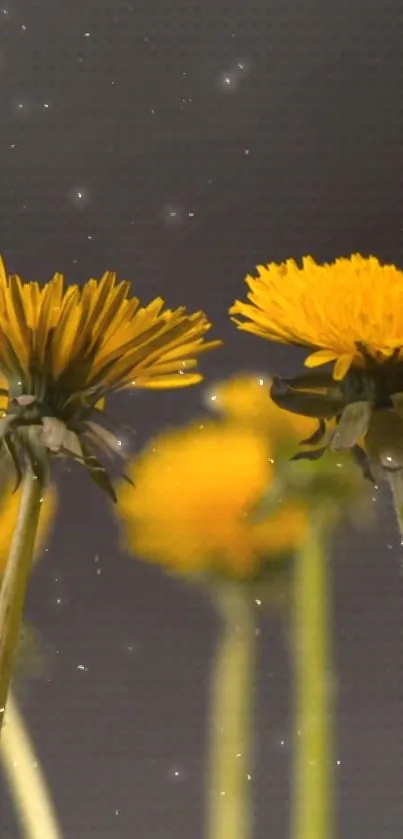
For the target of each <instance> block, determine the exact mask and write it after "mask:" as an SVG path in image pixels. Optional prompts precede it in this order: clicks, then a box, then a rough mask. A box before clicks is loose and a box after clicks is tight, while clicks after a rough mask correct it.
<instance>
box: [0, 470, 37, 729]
mask: <svg viewBox="0 0 403 839" xmlns="http://www.w3.org/2000/svg"><path fill="white" fill-rule="evenodd" d="M43 489H44V487H43V483H42V480H41V479H40V477H38V476H37V475H34V474H33V472H32V470H31V468H30V466H28V465H27V467H26V471H25V475H24V479H23V488H22V495H21V504H20V509H19V513H18V519H17V524H16V528H15V531H14V536H13V540H12V543H11V548H10V553H9V557H8V561H7V565H6V568H5V572H4V575H3V578H2V583H1V589H0V737H1V729H2V723H3V721H4V713H5V709H6V703H7V695H8V691H9V687H10V683H11V679H12V673H13V667H14V659H15V654H16V650H17V646H18V640H19V635H20V629H21V618H22V613H23V608H24V603H25V595H26V590H27V585H28V579H29V574H30V570H31V561H32V556H33V553H34V547H35V538H36V534H37V529H38V523H39V515H40V511H41V505H42V500H43V499H42V495H43Z"/></svg>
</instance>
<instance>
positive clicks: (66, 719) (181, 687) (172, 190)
mask: <svg viewBox="0 0 403 839" xmlns="http://www.w3.org/2000/svg"><path fill="white" fill-rule="evenodd" d="M0 5H1V6H4V7H3V8H0V113H1V122H0V126H1V127H0V251H1V252H2V254H3V256H4V257H5V259H6V262H7V265H8V268H9V269H10V270H12V271H17V272H18V273H20V274H21V275H23V276H24V278H25V279H39V280H46V279H48V278H49V277H50V276H51V274H52V273H53V271H62V272H64V273H65V274H66V276H67V278H68V280H69V281H74V282H76V281H78V282H83V281H85V280H86V279H87V277H88V276H90V275H92V276H98V275H99V274H101V273H102V272H103V271H104V270H105V269H108V268H109V269H115V270H117V271H118V273H119V275H120V277H121V278H122V279H132V281H133V291H134V292H135V293H136V294H137V295H139V296H140V297H141V298H142V299H143V300H144V301H148V300H149V299H151V298H153V297H154V296H156V295H163V296H165V297H166V299H167V301H168V302H169V304H170V305H178V304H183V305H187V306H188V307H189V308H190V309H195V308H199V307H201V308H204V309H205V310H206V311H207V313H208V314H209V316H210V317H211V319H212V320H213V322H214V334H215V336H220V337H222V338H224V339H225V341H226V344H225V348H224V349H222V350H221V351H219V352H216V353H214V357H213V355H211V356H210V357H206V359H205V361H204V362H203V365H204V369H205V372H206V376H207V377H208V379H209V380H210V381H211V380H212V379H214V378H219V377H220V376H222V375H226V374H228V373H230V372H232V371H235V370H236V369H250V370H255V369H256V370H261V371H267V370H269V371H273V370H278V371H280V372H288V373H291V372H292V371H293V370H295V369H297V366H298V362H299V358H300V356H299V354H297V355H296V354H295V353H294V352H293V351H291V350H285V349H279V348H275V347H271V346H270V345H269V344H266V343H264V342H260V341H259V340H258V339H254V338H253V337H252V336H248V335H245V334H240V333H237V332H236V331H235V329H234V327H233V326H232V325H231V324H230V323H229V320H228V317H227V313H226V312H227V308H228V306H229V305H230V304H231V303H232V301H233V299H234V297H235V296H239V295H242V294H243V293H244V287H243V278H244V275H245V273H246V272H247V271H248V270H251V269H253V267H254V266H255V264H256V263H258V262H264V261H271V260H281V259H284V258H286V257H288V256H293V257H296V258H298V257H300V256H301V255H303V254H306V253H311V254H312V255H314V256H315V257H317V258H318V259H332V258H334V257H336V256H339V255H348V254H349V253H351V252H352V251H357V250H358V251H361V252H363V253H364V254H369V253H373V254H375V255H377V256H379V257H380V258H382V259H384V260H389V261H394V262H396V263H398V264H399V265H401V266H402V265H403V238H402V230H403V218H402V194H403V190H402V186H403V178H402V161H403V142H402V141H403V109H402V91H401V82H402V77H403V50H402V36H403V18H402V15H401V11H400V10H399V9H398V4H396V3H395V2H393V3H392V2H391V0H383V2H382V3H379V2H377V0H366V2H363V0H362V2H359V0H358V1H357V2H354V3H352V2H351V0H339V2H338V3H334V2H329V0H327V2H321V3H320V2H317V0H316V2H314V0H307V1H306V2H304V3H298V2H295V3H291V2H290V3H287V2H284V0H271V2H270V3H268V2H267V0H247V1H246V0H245V2H243V3H242V2H240V0H234V2H225V0H199V2H193V0H176V1H175V2H171V3H168V2H163V0H154V2H150V0H143V1H142V2H140V0H131V2H129V1H128V2H119V0H101V2H96V0H92V2H89V0H80V2H78V0H26V2H22V1H21V2H17V0H2V2H1V4H0ZM200 397H201V391H200V389H194V390H192V391H188V392H179V393H175V392H171V393H169V392H168V393H165V394H154V395H153V394H147V393H146V392H143V393H140V394H139V395H133V396H130V397H128V396H127V397H120V398H119V399H118V400H116V411H117V413H118V414H120V415H121V416H122V418H123V419H124V421H125V422H129V423H130V424H131V425H133V426H134V427H135V429H136V437H135V441H136V446H140V445H141V444H142V443H143V442H144V441H145V440H146V439H147V437H148V435H149V434H150V433H152V432H155V431H157V430H158V429H159V428H161V427H162V426H163V424H164V423H166V422H179V421H182V420H185V419H188V418H190V417H192V416H194V414H195V412H196V411H197V410H198V408H199V405H200ZM61 491H62V499H63V510H62V512H61V513H60V516H59V519H58V522H57V526H56V529H55V532H54V534H53V537H52V538H51V540H49V543H48V550H47V552H46V558H45V560H44V561H43V563H42V565H41V567H40V569H39V570H38V572H37V573H36V574H35V577H34V579H33V581H32V586H31V591H30V597H29V609H28V611H29V618H30V619H31V620H32V621H34V622H35V623H36V625H37V626H38V627H39V628H40V630H41V632H42V633H43V636H44V638H45V640H46V643H47V645H48V647H49V652H50V665H49V667H48V670H47V672H46V674H45V675H44V676H43V677H41V678H40V679H37V680H35V681H33V682H30V683H29V684H28V685H27V684H25V686H24V689H23V694H22V700H23V707H24V709H25V711H26V713H27V715H28V717H29V721H30V723H31V726H32V731H33V732H34V735H35V738H36V741H37V745H38V748H39V749H40V753H41V756H42V759H43V761H44V764H45V767H46V769H47V771H48V773H49V776H50V778H51V782H52V787H53V789H54V794H55V799H56V804H57V806H58V809H59V813H60V817H61V820H62V824H63V826H64V830H65V836H66V839H132V837H136V839H171V837H172V839H189V837H192V839H202V789H203V788H202V781H203V761H204V758H205V753H204V722H205V713H206V698H207V675H208V667H209V663H210V657H211V652H212V650H213V645H214V639H215V630H216V623H215V620H214V616H213V614H212V612H211V609H210V608H209V604H208V603H207V602H205V601H204V600H203V598H202V597H201V596H199V595H198V594H197V593H195V592H193V593H190V592H189V591H187V590H186V589H185V588H184V587H181V586H179V585H178V584H176V583H174V582H173V581H170V580H167V579H165V578H164V577H163V576H162V574H161V573H160V572H159V571H158V570H156V569H150V568H148V567H144V566H143V565H141V564H140V563H136V562H135V561H134V560H131V559H129V558H127V557H126V558H125V557H124V556H123V555H122V554H121V553H119V551H118V548H117V546H116V533H115V529H114V525H113V522H112V520H111V519H110V517H109V518H108V515H107V514H106V512H105V510H106V502H105V501H104V499H103V498H101V497H100V496H99V495H98V494H97V491H96V489H95V488H93V486H92V485H90V484H89V482H88V481H87V480H86V478H85V476H84V475H82V474H81V473H80V471H79V470H73V471H72V472H71V473H66V474H65V475H64V477H63V481H62V484H61ZM375 506H376V508H379V521H378V525H377V528H376V530H375V531H374V532H373V533H371V534H369V535H364V536H363V535H360V536H355V537H353V536H352V535H351V534H349V533H345V534H343V536H340V539H339V540H338V542H337V545H336V548H335V557H334V559H335V618H336V655H337V663H338V673H339V694H338V700H339V723H340V726H339V741H338V744H337V754H336V756H335V758H336V760H337V761H339V762H338V764H337V766H336V771H337V776H338V778H339V793H340V797H339V807H338V811H339V834H338V836H339V837H343V839H344V837H347V836H358V837H362V836H365V837H366V839H380V837H382V839H400V837H401V833H402V826H403V808H402V804H401V800H402V799H401V790H402V785H403V734H402V732H403V725H402V693H403V678H402V653H403V632H402V617H401V615H402V605H403V598H402V578H401V576H400V555H399V554H400V553H401V549H399V548H398V538H397V534H396V528H395V525H394V521H393V516H392V511H391V509H390V506H389V502H388V499H387V498H383V497H381V499H380V500H378V501H377V502H375ZM260 640H261V646H260V665H259V680H260V682H259V690H258V715H257V720H258V735H257V737H258V744H257V763H256V766H255V767H254V769H253V773H252V774H253V784H254V790H255V793H256V817H257V824H256V839H267V837H276V839H286V836H287V808H288V801H289V792H288V788H287V772H288V768H289V763H288V761H289V756H290V749H291V739H290V726H289V719H290V713H291V706H290V685H289V677H288V666H287V653H286V649H285V646H284V640H283V637H282V631H281V627H280V626H279V625H278V624H276V622H275V621H273V620H270V619H269V618H267V619H265V620H262V622H261V634H260ZM0 829H1V835H2V836H4V839H17V837H18V832H17V828H16V826H15V824H14V821H13V816H12V812H11V808H10V806H9V803H8V801H7V797H6V794H5V791H3V792H2V791H1V789H0ZM226 839H231V837H227V838H226Z"/></svg>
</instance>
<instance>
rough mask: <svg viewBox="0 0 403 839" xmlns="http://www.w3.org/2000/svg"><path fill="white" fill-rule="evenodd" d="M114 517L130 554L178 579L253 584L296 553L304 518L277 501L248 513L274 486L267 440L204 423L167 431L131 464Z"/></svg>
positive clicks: (239, 429) (290, 505)
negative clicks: (269, 507)
mask: <svg viewBox="0 0 403 839" xmlns="http://www.w3.org/2000/svg"><path fill="white" fill-rule="evenodd" d="M129 476H130V477H131V478H132V479H133V482H134V484H135V487H132V486H130V485H128V484H123V485H121V487H120V489H119V493H118V499H119V504H118V508H117V512H118V514H119V515H120V517H121V519H122V522H123V526H124V529H125V541H126V544H127V545H128V547H129V548H130V550H131V551H132V552H133V553H134V554H135V555H137V556H139V557H141V558H142V559H145V560H149V561H151V562H159V563H161V564H162V565H165V566H166V567H167V568H168V569H170V570H172V571H174V572H178V573H182V574H185V575H189V576H191V575H192V574H193V575H206V576H211V575H212V576H214V575H216V576H218V577H219V576H220V575H222V576H224V577H227V578H234V579H256V578H259V576H260V575H261V573H263V570H264V568H265V564H266V563H267V562H269V563H270V562H271V561H273V560H276V561H277V560H278V559H279V558H280V557H281V556H284V555H285V554H289V553H290V552H292V551H293V550H294V549H295V548H296V547H298V546H299V544H300V543H301V540H302V539H303V538H304V534H305V532H306V527H307V514H306V511H305V510H304V508H303V506H302V505H301V504H298V503H296V502H295V501H291V502H289V501H286V500H285V501H281V499H279V500H278V502H277V503H276V504H275V505H274V507H275V508H273V510H272V511H271V512H270V514H268V515H267V516H266V517H265V518H262V517H261V516H255V509H256V507H257V506H258V505H259V503H260V501H261V499H262V497H263V496H264V494H265V493H266V492H267V490H268V488H270V486H271V485H272V484H273V482H274V479H275V470H274V468H273V464H272V463H271V447H270V444H269V439H268V438H267V437H263V436H262V435H259V434H258V433H256V431H255V430H254V429H253V428H246V427H240V426H235V425H233V424H231V423H216V422H212V421H206V422H204V423H203V424H193V425H191V426H189V427H186V428H181V429H177V430H172V431H168V432H166V433H164V434H161V435H160V436H159V437H158V438H156V439H155V440H154V441H153V442H152V443H151V445H150V446H149V447H148V448H147V450H146V451H145V452H144V453H143V454H141V455H140V456H139V457H138V459H137V460H134V461H133V462H132V464H131V465H130V468H129Z"/></svg>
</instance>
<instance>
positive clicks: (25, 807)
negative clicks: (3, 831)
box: [0, 692, 62, 839]
mask: <svg viewBox="0 0 403 839" xmlns="http://www.w3.org/2000/svg"><path fill="white" fill-rule="evenodd" d="M0 758H1V762H2V766H3V771H4V773H5V776H6V778H7V781H8V786H9V789H10V794H11V796H12V798H13V800H14V804H15V810H16V815H17V818H18V821H19V823H20V825H21V831H22V835H23V836H25V837H26V839H62V832H61V829H60V827H59V825H58V823H57V818H56V813H55V810H54V808H53V805H52V800H51V796H50V793H49V791H48V788H47V784H46V779H45V776H44V774H43V773H42V771H41V767H40V764H39V761H38V758H37V756H36V754H35V748H34V746H33V743H32V741H31V738H30V736H29V734H28V731H27V729H26V726H25V725H24V720H23V718H22V716H21V714H20V712H19V710H18V707H17V704H16V701H15V699H14V697H13V695H12V693H11V692H10V694H9V697H8V701H7V711H6V714H5V723H4V728H3V736H2V740H1V744H0Z"/></svg>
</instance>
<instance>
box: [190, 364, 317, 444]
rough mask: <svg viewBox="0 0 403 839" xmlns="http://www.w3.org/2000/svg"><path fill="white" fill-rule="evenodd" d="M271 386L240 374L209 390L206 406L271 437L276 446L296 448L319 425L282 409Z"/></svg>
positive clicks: (250, 376)
mask: <svg viewBox="0 0 403 839" xmlns="http://www.w3.org/2000/svg"><path fill="white" fill-rule="evenodd" d="M271 385H272V380H271V379H270V378H267V377H264V376H256V375H252V374H250V373H243V374H239V375H237V376H234V377H232V378H230V379H226V380H224V381H220V382H217V383H216V384H215V385H213V386H212V387H210V388H209V389H208V390H206V403H207V405H208V407H209V408H211V409H213V410H215V411H218V412H219V413H220V414H221V415H222V416H223V417H224V418H225V419H227V420H231V421H234V422H238V423H241V424H245V425H248V426H250V427H251V428H255V429H256V430H259V431H261V432H264V433H266V434H269V435H270V439H271V440H273V443H275V442H276V441H282V440H284V439H286V440H288V441H292V442H294V443H295V444H297V443H300V442H301V440H304V439H306V438H308V437H311V436H312V434H314V432H315V431H316V429H317V427H318V423H317V421H316V420H315V419H312V418H311V417H305V416H300V415H299V414H292V413H291V412H290V411H285V410H284V409H283V408H279V407H278V405H276V403H275V402H273V400H272V398H271V396H270V388H271Z"/></svg>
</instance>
